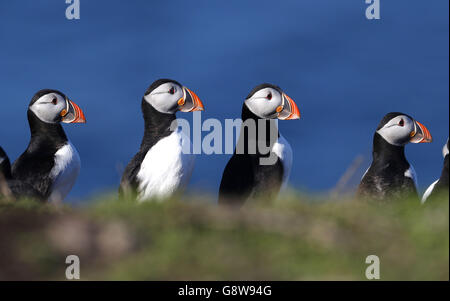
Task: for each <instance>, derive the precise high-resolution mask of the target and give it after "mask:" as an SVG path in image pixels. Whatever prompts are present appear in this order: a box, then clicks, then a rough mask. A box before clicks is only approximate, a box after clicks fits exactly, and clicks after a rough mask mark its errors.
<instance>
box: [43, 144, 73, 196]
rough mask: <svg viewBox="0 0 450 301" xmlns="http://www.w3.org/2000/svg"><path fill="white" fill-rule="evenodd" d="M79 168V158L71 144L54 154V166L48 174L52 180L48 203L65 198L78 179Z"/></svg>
mask: <svg viewBox="0 0 450 301" xmlns="http://www.w3.org/2000/svg"><path fill="white" fill-rule="evenodd" d="M80 167H81V161H80V156H79V155H78V152H77V150H76V149H75V147H74V146H73V145H72V143H70V142H68V143H67V144H66V145H64V146H63V147H61V148H60V149H59V150H58V151H57V152H56V153H55V166H54V167H53V169H52V171H51V173H50V177H51V178H52V179H53V185H52V192H51V194H50V197H49V201H50V202H60V201H63V200H64V199H65V198H66V196H67V194H69V192H70V190H71V189H72V187H73V185H74V184H75V181H76V180H77V178H78V175H79V173H80Z"/></svg>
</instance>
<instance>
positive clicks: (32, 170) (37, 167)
mask: <svg viewBox="0 0 450 301" xmlns="http://www.w3.org/2000/svg"><path fill="white" fill-rule="evenodd" d="M43 91H44V92H42V91H40V92H38V94H39V93H43V94H42V95H44V94H46V93H49V92H52V91H55V90H43ZM56 92H57V91H56ZM58 93H60V92H58ZM42 95H41V96H42ZM61 95H63V96H64V94H61ZM35 98H36V96H35V97H33V100H32V101H31V104H33V103H34V101H36V99H38V98H36V99H35ZM27 114H28V123H29V125H30V131H31V139H30V143H29V145H28V147H27V149H26V150H25V152H24V153H23V154H22V155H21V156H20V157H19V158H18V159H17V160H16V161H15V162H14V164H13V167H12V176H13V178H14V179H15V180H17V181H19V182H21V183H25V184H29V185H30V186H31V187H33V189H35V190H36V191H38V192H39V193H40V194H41V195H43V196H44V198H48V197H49V196H50V194H51V187H52V184H53V180H54V179H53V178H52V177H51V176H50V172H51V170H52V168H53V166H54V164H55V153H56V152H57V151H58V150H59V149H60V148H61V147H63V146H64V145H65V144H67V142H68V140H67V136H66V134H65V133H64V130H63V128H62V126H61V124H59V123H55V124H49V123H45V122H43V121H41V120H40V119H39V118H38V117H37V116H36V115H35V114H34V113H33V112H32V111H31V110H30V109H28V112H27Z"/></svg>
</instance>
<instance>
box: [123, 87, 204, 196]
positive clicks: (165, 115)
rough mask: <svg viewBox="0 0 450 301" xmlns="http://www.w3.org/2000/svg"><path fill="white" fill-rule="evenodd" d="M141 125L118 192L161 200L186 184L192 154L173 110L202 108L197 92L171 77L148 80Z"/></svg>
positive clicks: (187, 139)
mask: <svg viewBox="0 0 450 301" xmlns="http://www.w3.org/2000/svg"><path fill="white" fill-rule="evenodd" d="M141 106H142V113H143V117H144V123H145V129H144V137H143V139H142V143H141V147H140V149H139V152H138V153H137V154H136V155H135V156H134V158H133V159H132V160H131V161H130V163H129V164H128V166H127V167H126V169H125V172H124V173H123V176H122V180H121V184H120V189H119V193H120V195H121V196H122V197H127V198H130V197H131V198H136V199H137V200H138V201H145V200H150V199H156V200H162V199H165V198H168V197H170V196H172V195H173V194H175V193H177V192H180V191H182V190H183V189H184V188H185V187H186V186H187V184H188V182H189V180H190V178H191V175H192V172H193V169H194V161H195V155H194V154H192V153H191V152H190V149H191V141H190V140H189V137H187V136H186V135H185V134H184V133H183V132H182V131H181V130H180V129H179V128H178V127H177V121H176V120H177V119H176V113H177V112H178V111H181V112H194V111H203V110H204V106H203V103H202V102H201V101H200V99H199V98H198V96H197V95H196V94H195V93H194V92H192V91H191V90H189V89H188V88H186V87H184V86H182V85H181V84H180V83H178V82H177V81H174V80H171V79H159V80H157V81H155V82H154V83H152V84H151V85H150V87H149V88H148V89H147V91H146V92H145V95H144V97H143V98H142V105H141Z"/></svg>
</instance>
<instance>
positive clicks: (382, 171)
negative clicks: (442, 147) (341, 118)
mask: <svg viewBox="0 0 450 301" xmlns="http://www.w3.org/2000/svg"><path fill="white" fill-rule="evenodd" d="M432 140H433V139H432V137H431V134H430V132H429V131H428V129H427V128H426V127H425V126H424V125H423V124H422V123H420V122H418V121H416V120H415V119H414V118H412V117H411V116H409V115H406V114H404V113H399V112H391V113H388V114H386V115H385V116H384V118H383V119H382V120H381V122H380V124H379V125H378V127H377V129H376V132H375V134H374V137H373V150H372V163H371V165H370V167H369V168H368V169H367V171H366V172H365V174H364V175H363V177H362V180H361V183H360V184H359V187H358V191H357V198H359V199H370V200H375V201H388V200H392V199H398V198H401V197H403V196H406V195H417V175H416V172H415V171H414V167H413V166H412V165H411V164H410V163H409V162H408V161H407V159H406V156H405V145H406V144H408V143H410V142H411V143H429V142H432Z"/></svg>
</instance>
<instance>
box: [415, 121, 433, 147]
mask: <svg viewBox="0 0 450 301" xmlns="http://www.w3.org/2000/svg"><path fill="white" fill-rule="evenodd" d="M410 141H411V142H412V143H429V142H432V141H433V137H431V134H430V131H429V130H428V129H427V127H426V126H424V125H423V124H421V123H420V122H418V121H414V131H412V132H411V140H410Z"/></svg>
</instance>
